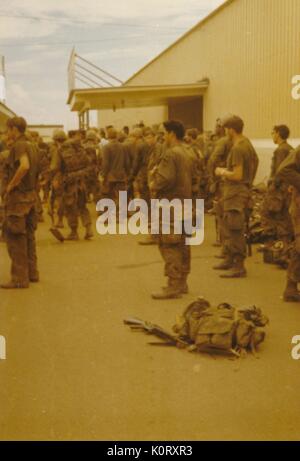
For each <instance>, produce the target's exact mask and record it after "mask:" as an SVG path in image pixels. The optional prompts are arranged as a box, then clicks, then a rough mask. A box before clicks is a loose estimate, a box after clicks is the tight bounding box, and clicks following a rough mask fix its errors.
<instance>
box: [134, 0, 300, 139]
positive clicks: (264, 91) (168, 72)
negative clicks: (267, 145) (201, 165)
mask: <svg viewBox="0 0 300 461" xmlns="http://www.w3.org/2000/svg"><path fill="white" fill-rule="evenodd" d="M296 74H299V75H300V0H235V1H233V2H232V3H229V4H228V6H226V7H225V8H224V9H223V10H221V11H220V12H219V13H218V14H216V15H215V16H213V17H212V18H211V19H209V20H208V21H207V22H204V24H203V25H201V26H199V27H198V28H196V29H195V30H194V31H193V32H192V33H191V34H189V35H187V36H186V37H185V38H184V39H182V40H181V41H180V42H179V43H177V44H176V45H175V46H173V47H171V48H170V49H169V50H168V51H166V52H165V53H164V54H162V56H161V57H159V58H158V59H157V60H156V61H154V62H153V63H152V64H151V65H150V66H148V67H146V68H145V69H144V70H143V71H142V72H141V73H139V74H137V75H136V76H135V77H134V78H132V79H131V80H130V82H129V83H128V84H130V85H148V84H149V85H150V84H172V83H192V82H195V81H197V80H200V79H202V78H203V77H208V78H209V79H210V87H209V89H208V91H207V94H206V95H205V98H204V125H205V128H206V129H209V128H213V126H214V121H215V119H216V118H217V117H218V116H220V115H222V114H225V113H228V112H233V113H237V114H239V115H241V116H242V117H243V118H244V119H245V122H246V132H247V134H248V135H249V136H250V137H255V138H266V137H268V136H269V134H270V130H271V127H272V125H274V124H275V123H287V124H288V125H289V126H290V127H291V130H292V134H293V137H300V100H299V101H295V100H294V99H292V96H291V90H292V84H291V80H292V77H293V76H294V75H296Z"/></svg>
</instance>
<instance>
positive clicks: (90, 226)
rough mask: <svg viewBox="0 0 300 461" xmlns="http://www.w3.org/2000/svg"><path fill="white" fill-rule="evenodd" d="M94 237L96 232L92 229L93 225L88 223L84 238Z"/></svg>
mask: <svg viewBox="0 0 300 461" xmlns="http://www.w3.org/2000/svg"><path fill="white" fill-rule="evenodd" d="M93 237H94V234H93V231H92V225H91V224H88V225H87V226H86V231H85V236H84V239H85V240H90V239H91V238H93Z"/></svg>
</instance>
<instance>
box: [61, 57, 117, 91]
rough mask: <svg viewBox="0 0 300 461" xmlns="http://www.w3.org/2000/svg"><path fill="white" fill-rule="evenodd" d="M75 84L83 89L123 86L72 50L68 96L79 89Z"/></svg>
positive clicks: (112, 76) (115, 78) (113, 77)
mask: <svg viewBox="0 0 300 461" xmlns="http://www.w3.org/2000/svg"><path fill="white" fill-rule="evenodd" d="M77 82H80V83H81V84H83V85H85V87H84V88H86V87H87V88H103V87H114V86H120V85H123V82H122V80H120V79H119V78H117V77H115V76H114V75H112V74H111V73H109V72H107V71H106V70H104V69H101V67H99V66H96V65H95V64H93V63H92V62H90V61H88V60H87V59H85V58H83V57H82V56H79V55H78V54H77V53H76V51H75V48H73V50H72V52H71V56H70V60H69V65H68V85H69V94H70V93H71V91H72V90H75V89H79V88H78V87H77Z"/></svg>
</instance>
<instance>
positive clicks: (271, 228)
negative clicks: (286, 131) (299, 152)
mask: <svg viewBox="0 0 300 461" xmlns="http://www.w3.org/2000/svg"><path fill="white" fill-rule="evenodd" d="M291 150H293V148H292V146H291V145H290V144H288V143H287V142H286V141H284V142H282V143H281V144H280V145H279V146H278V147H277V149H276V150H275V152H274V155H273V158H272V166H271V175H270V180H269V183H268V189H267V193H266V197H265V200H264V202H263V206H262V226H263V228H264V235H265V236H266V237H268V238H269V239H271V240H283V241H285V242H288V241H290V240H291V239H292V237H293V225H292V222H291V217H290V215H289V212H288V210H289V206H290V195H289V194H288V190H287V189H288V186H287V185H286V184H284V183H281V182H280V181H278V180H275V179H274V178H275V176H276V172H277V171H278V168H279V167H280V165H281V163H282V162H283V161H284V160H285V159H286V157H287V156H288V155H289V153H290V151H291Z"/></svg>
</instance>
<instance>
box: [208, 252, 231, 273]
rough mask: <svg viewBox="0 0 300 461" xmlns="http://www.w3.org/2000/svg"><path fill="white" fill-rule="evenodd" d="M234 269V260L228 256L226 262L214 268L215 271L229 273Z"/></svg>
mask: <svg viewBox="0 0 300 461" xmlns="http://www.w3.org/2000/svg"><path fill="white" fill-rule="evenodd" d="M232 268H233V260H232V258H231V257H229V256H228V255H227V256H225V260H224V262H222V263H221V264H218V265H216V266H213V269H214V270H215V271H228V270H229V269H232Z"/></svg>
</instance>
